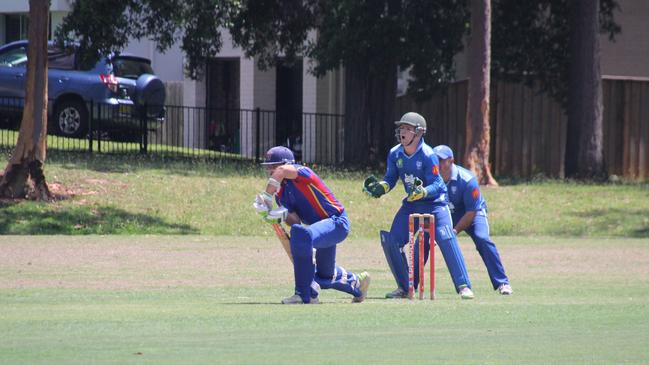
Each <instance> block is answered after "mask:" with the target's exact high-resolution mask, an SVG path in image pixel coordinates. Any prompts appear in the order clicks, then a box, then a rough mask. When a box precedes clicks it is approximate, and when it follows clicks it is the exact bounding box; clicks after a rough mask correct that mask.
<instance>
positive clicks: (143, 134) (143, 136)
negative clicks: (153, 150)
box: [140, 104, 148, 155]
mask: <svg viewBox="0 0 649 365" xmlns="http://www.w3.org/2000/svg"><path fill="white" fill-rule="evenodd" d="M143 108H144V109H142V110H140V153H141V154H143V155H146V152H147V147H148V146H147V139H148V136H147V134H148V133H147V131H146V118H147V110H148V106H147V105H146V104H144V106H143Z"/></svg>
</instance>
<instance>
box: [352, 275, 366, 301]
mask: <svg viewBox="0 0 649 365" xmlns="http://www.w3.org/2000/svg"><path fill="white" fill-rule="evenodd" d="M370 281H371V278H370V274H368V272H367V271H363V272H362V273H360V274H358V288H359V290H360V291H361V296H360V297H354V298H352V303H360V302H362V301H364V300H365V298H367V289H368V288H369V287H370Z"/></svg>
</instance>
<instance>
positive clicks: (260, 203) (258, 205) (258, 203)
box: [252, 194, 270, 216]
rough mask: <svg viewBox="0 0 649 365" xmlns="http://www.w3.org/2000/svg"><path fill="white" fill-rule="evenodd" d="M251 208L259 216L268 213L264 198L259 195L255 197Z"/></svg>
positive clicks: (268, 209)
mask: <svg viewBox="0 0 649 365" xmlns="http://www.w3.org/2000/svg"><path fill="white" fill-rule="evenodd" d="M252 207H253V208H255V211H256V212H257V214H259V215H261V216H264V215H266V214H268V212H269V211H270V208H269V207H268V205H266V202H264V198H263V197H262V196H261V194H259V195H257V196H255V201H254V202H253V203H252Z"/></svg>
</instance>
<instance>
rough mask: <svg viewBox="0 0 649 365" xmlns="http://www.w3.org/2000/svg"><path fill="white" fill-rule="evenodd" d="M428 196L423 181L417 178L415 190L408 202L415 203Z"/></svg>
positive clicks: (409, 196)
mask: <svg viewBox="0 0 649 365" xmlns="http://www.w3.org/2000/svg"><path fill="white" fill-rule="evenodd" d="M426 195H428V191H427V190H426V187H425V186H424V182H423V181H421V179H420V178H418V177H416V178H415V183H414V184H413V189H412V191H411V192H410V194H408V199H407V200H408V201H409V202H414V201H415V200H420V199H423V198H425V197H426Z"/></svg>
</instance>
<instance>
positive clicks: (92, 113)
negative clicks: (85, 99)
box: [88, 100, 95, 154]
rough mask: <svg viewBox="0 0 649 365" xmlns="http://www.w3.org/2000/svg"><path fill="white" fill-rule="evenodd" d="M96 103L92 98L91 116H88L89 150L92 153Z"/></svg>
mask: <svg viewBox="0 0 649 365" xmlns="http://www.w3.org/2000/svg"><path fill="white" fill-rule="evenodd" d="M94 113H95V103H94V100H90V117H89V118H88V152H89V153H91V154H92V126H93V121H94V117H93V115H94Z"/></svg>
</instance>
